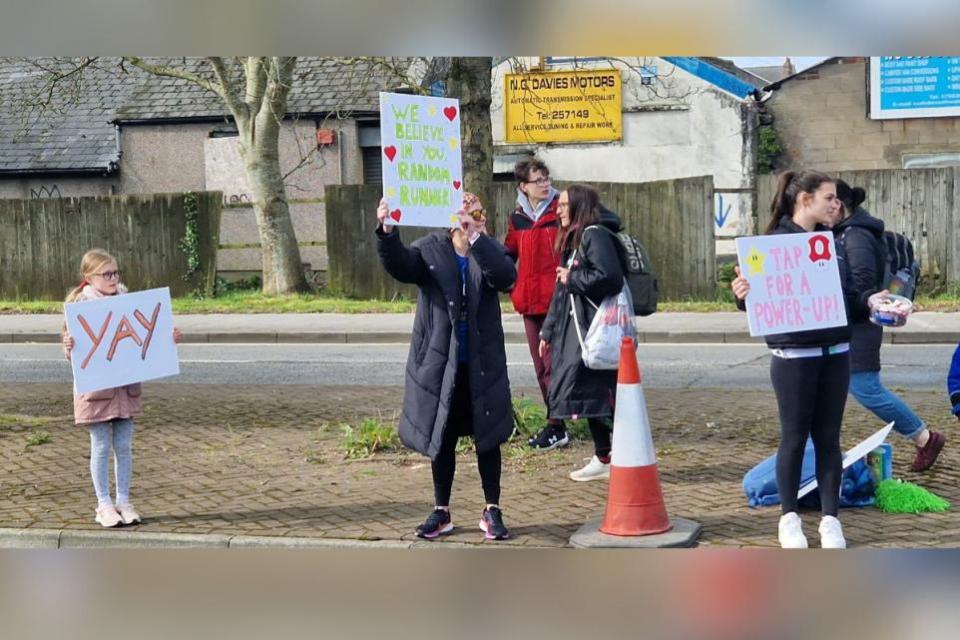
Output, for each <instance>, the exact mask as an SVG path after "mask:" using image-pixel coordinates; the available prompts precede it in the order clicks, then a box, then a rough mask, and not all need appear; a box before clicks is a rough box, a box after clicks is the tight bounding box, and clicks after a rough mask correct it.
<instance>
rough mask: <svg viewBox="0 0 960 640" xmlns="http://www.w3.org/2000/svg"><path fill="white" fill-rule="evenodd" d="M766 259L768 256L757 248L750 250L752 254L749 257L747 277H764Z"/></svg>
mask: <svg viewBox="0 0 960 640" xmlns="http://www.w3.org/2000/svg"><path fill="white" fill-rule="evenodd" d="M766 259H767V256H766V254H763V253H760V252H759V251H757V248H756V247H753V248H752V249H750V254H749V255H748V256H747V275H750V276H762V275H763V263H764V261H765V260H766Z"/></svg>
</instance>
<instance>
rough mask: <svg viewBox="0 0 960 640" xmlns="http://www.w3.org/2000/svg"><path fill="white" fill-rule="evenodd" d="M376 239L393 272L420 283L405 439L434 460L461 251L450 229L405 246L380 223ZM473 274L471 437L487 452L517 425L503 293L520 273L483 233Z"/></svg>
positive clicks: (449, 387)
mask: <svg viewBox="0 0 960 640" xmlns="http://www.w3.org/2000/svg"><path fill="white" fill-rule="evenodd" d="M377 238H378V242H377V251H378V253H379V254H380V261H381V262H382V264H383V266H384V268H385V269H386V270H387V272H388V273H389V274H390V275H391V276H393V277H394V278H396V279H397V280H399V281H401V282H408V283H412V284H416V285H417V286H418V287H419V293H418V294H417V312H416V316H415V318H414V322H413V338H412V340H411V342H410V354H409V356H408V357H407V369H406V380H405V386H404V392H403V415H402V416H401V417H400V440H401V442H403V444H404V445H406V446H407V447H409V448H411V449H413V450H415V451H418V452H419V453H422V454H424V455H427V456H430V458H431V459H433V458H435V457H436V456H437V453H439V451H440V443H441V442H442V440H443V432H444V430H445V429H446V428H447V416H448V415H449V413H450V406H451V402H452V401H453V387H454V381H455V379H456V375H457V366H458V363H457V351H458V346H459V341H458V339H457V332H456V326H457V321H458V319H459V317H460V303H461V300H462V299H463V286H462V284H461V280H460V269H459V266H458V264H457V256H456V253H455V251H454V249H453V242H452V241H451V240H450V236H449V235H448V234H447V233H445V232H438V233H434V234H432V235H429V236H426V237H424V238H420V239H419V240H417V241H415V242H414V243H413V244H411V245H410V248H407V247H404V246H403V243H402V242H401V241H400V234H399V233H398V232H397V230H396V229H394V230H393V231H392V232H391V233H384V232H383V230H382V229H381V228H380V227H378V228H377ZM467 276H468V277H467V283H466V303H467V305H468V308H467V319H468V336H469V340H468V346H469V352H470V362H469V365H468V366H469V371H470V396H471V402H472V408H473V436H474V438H475V440H476V446H477V451H478V452H480V453H485V452H487V451H490V450H492V449H494V448H496V447H497V446H499V445H500V444H501V443H503V442H505V441H506V440H507V439H508V438H509V437H510V434H511V433H512V431H513V413H512V411H511V404H510V381H509V380H508V378H507V354H506V350H505V348H504V340H503V324H502V322H501V320H500V300H499V299H498V297H497V294H498V292H500V291H506V290H507V289H509V288H510V287H511V286H512V285H513V283H514V280H516V277H517V271H516V269H515V268H514V266H513V261H512V260H511V259H510V258H509V257H508V256H507V254H506V249H505V248H504V247H503V245H501V244H500V243H499V242H497V241H496V240H494V239H492V238H490V237H488V236H480V238H479V239H478V240H477V241H476V242H475V243H474V245H473V247H472V248H471V249H470V254H469V268H468V273H467ZM454 426H455V427H458V426H459V425H454Z"/></svg>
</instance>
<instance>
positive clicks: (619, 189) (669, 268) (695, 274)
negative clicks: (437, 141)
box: [326, 176, 716, 299]
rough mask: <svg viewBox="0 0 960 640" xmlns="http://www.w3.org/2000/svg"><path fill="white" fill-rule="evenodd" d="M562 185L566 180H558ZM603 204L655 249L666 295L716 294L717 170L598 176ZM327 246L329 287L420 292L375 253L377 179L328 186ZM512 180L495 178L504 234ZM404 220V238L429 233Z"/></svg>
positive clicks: (363, 293)
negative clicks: (631, 178) (652, 177)
mask: <svg viewBox="0 0 960 640" xmlns="http://www.w3.org/2000/svg"><path fill="white" fill-rule="evenodd" d="M556 186H557V188H559V189H562V188H563V187H565V186H566V183H558V184H557V185H556ZM593 186H595V187H596V188H597V189H598V190H599V192H600V198H601V201H602V202H603V204H604V205H605V206H606V207H607V208H609V209H610V210H612V211H614V212H616V213H617V214H619V215H620V217H621V219H622V220H623V223H624V228H626V229H627V230H628V231H630V232H631V233H632V234H634V235H636V236H637V237H638V238H640V241H641V242H643V243H644V245H645V246H646V247H647V249H648V250H649V252H650V255H651V258H652V260H653V264H654V267H655V268H656V272H657V277H658V279H659V281H660V293H661V297H662V298H669V299H681V298H684V297H700V298H702V297H712V296H714V295H715V294H716V267H715V262H716V249H715V244H714V237H713V226H714V222H713V178H712V176H704V177H698V178H683V179H679V180H662V181H658V182H646V183H626V184H621V183H609V182H601V183H593ZM326 194H327V202H326V211H327V249H328V255H329V258H330V262H329V271H328V280H329V285H330V288H331V290H333V291H335V292H337V293H340V294H344V295H349V296H355V297H358V298H381V299H391V298H393V297H395V296H397V295H398V294H403V295H405V296H413V295H415V291H414V289H413V288H412V287H409V286H406V285H400V284H399V283H397V282H396V281H394V280H393V279H392V278H390V276H388V275H387V274H386V273H385V272H384V271H383V268H382V267H381V266H380V264H379V260H378V258H377V253H376V237H375V235H374V228H375V227H376V208H377V203H378V202H379V200H380V197H381V190H380V187H378V186H328V187H327V189H326ZM515 203H516V187H515V186H514V185H513V183H496V184H495V185H494V197H493V206H487V207H486V208H487V210H488V211H492V212H494V214H493V215H490V214H489V213H488V218H489V219H490V221H489V222H488V224H489V225H490V228H491V230H492V232H493V234H494V235H495V236H496V237H497V238H498V239H501V240H502V239H503V237H504V235H505V233H506V225H507V216H508V214H509V213H511V212H512V211H513V210H514V208H515V206H516V204H515ZM430 232H431V230H429V229H413V228H409V227H407V228H402V230H401V237H402V238H403V241H404V243H409V242H412V241H413V240H415V239H416V238H418V237H420V236H422V235H424V234H426V233H430Z"/></svg>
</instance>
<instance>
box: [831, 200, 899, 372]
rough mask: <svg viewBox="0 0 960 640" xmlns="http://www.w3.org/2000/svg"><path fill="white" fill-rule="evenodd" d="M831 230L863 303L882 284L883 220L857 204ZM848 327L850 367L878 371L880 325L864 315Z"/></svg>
mask: <svg viewBox="0 0 960 640" xmlns="http://www.w3.org/2000/svg"><path fill="white" fill-rule="evenodd" d="M833 233H834V235H835V236H836V240H837V244H838V245H842V246H843V251H844V253H845V254H846V256H847V264H848V265H849V267H850V281H851V286H852V288H853V289H854V291H856V292H857V293H858V295H859V297H860V298H861V299H862V300H864V304H865V303H866V302H865V301H866V299H867V298H869V297H870V296H871V295H873V294H874V293H876V292H878V291H880V290H881V289H882V288H883V277H884V270H885V267H886V245H884V242H883V220H880V219H878V218H874V217H873V216H871V215H870V214H869V213H868V212H867V210H866V209H862V208H860V207H857V209H856V211H854V212H853V215H851V216H850V217H849V218H847V219H846V220H844V221H842V222H841V223H840V224H838V225H837V226H836V227H834V229H833ZM851 330H852V332H853V335H852V336H851V338H850V371H851V372H852V373H862V372H866V371H880V345H881V343H882V342H883V327H881V326H879V325H875V324H873V323H872V322H870V320H869V319H864V320H862V321H860V322H858V323H856V324H854V325H852V326H851Z"/></svg>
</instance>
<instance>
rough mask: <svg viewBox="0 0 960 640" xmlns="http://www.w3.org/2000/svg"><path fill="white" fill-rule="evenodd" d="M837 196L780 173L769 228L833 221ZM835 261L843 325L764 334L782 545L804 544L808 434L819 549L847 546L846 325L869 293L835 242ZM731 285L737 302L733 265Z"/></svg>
mask: <svg viewBox="0 0 960 640" xmlns="http://www.w3.org/2000/svg"><path fill="white" fill-rule="evenodd" d="M839 207H840V201H839V200H838V199H837V190H836V184H835V182H834V180H833V179H832V178H829V177H828V176H826V175H824V174H822V173H818V172H815V171H801V172H794V171H785V172H783V173H781V174H780V176H779V178H778V180H777V191H776V194H775V196H774V199H773V202H772V204H771V213H772V218H771V221H770V225H769V226H768V227H767V231H766V232H767V233H768V234H780V233H805V232H810V231H815V230H824V229H826V227H827V226H829V225H830V224H832V223H833V221H834V220H835V216H836V212H837V209H838V208H839ZM837 258H838V259H837V263H838V266H839V269H840V282H841V285H842V287H843V294H844V303H845V306H846V312H847V319H848V325H846V326H842V327H831V328H827V329H817V330H812V331H802V332H793V333H781V334H776V335H769V336H766V341H767V346H768V347H769V348H770V349H771V350H772V352H773V357H772V358H771V359H770V379H771V381H772V383H773V390H774V392H775V394H776V396H777V405H778V407H779V411H780V447H779V449H778V451H777V490H778V492H779V494H780V504H781V508H782V513H783V515H782V516H781V517H780V524H779V535H778V537H779V540H780V545H781V546H782V547H784V548H805V547H806V546H807V539H806V537H805V536H804V534H803V528H802V523H801V520H800V516H799V515H798V514H797V492H798V490H799V488H800V470H801V466H802V464H803V451H804V447H805V444H806V440H807V437H808V436H810V437H812V439H813V444H814V449H815V452H816V469H817V472H816V473H817V483H818V485H819V491H820V503H821V506H822V512H823V513H822V515H823V517H822V519H821V521H820V529H819V531H820V544H821V547H823V548H825V549H826V548H835V549H842V548H845V547H846V540H845V539H844V537H843V528H842V527H841V525H840V521H839V520H838V519H837V507H838V503H839V497H840V478H841V474H842V471H843V469H842V462H841V461H842V454H841V451H840V425H841V423H842V421H843V411H844V408H845V406H846V402H847V387H848V385H849V382H850V353H849V350H850V326H849V323H855V322H859V321H860V320H862V319H864V318H866V317H867V315H868V307H867V298H868V297H869V295H870V293H871V292H868V291H856V290H855V288H854V287H853V286H852V281H851V278H850V273H849V270H848V269H847V261H846V259H845V256H844V255H843V249H842V247H841V246H837ZM736 273H737V277H736V278H734V280H733V282H732V283H731V286H732V288H733V293H734V295H735V296H736V298H737V306H738V307H739V308H740V309H742V310H743V309H745V304H744V300H745V299H746V297H747V294H748V293H749V291H750V284H749V282H748V281H747V279H746V278H744V277H743V276H742V275H741V274H740V269H739V267H737V268H736Z"/></svg>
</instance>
